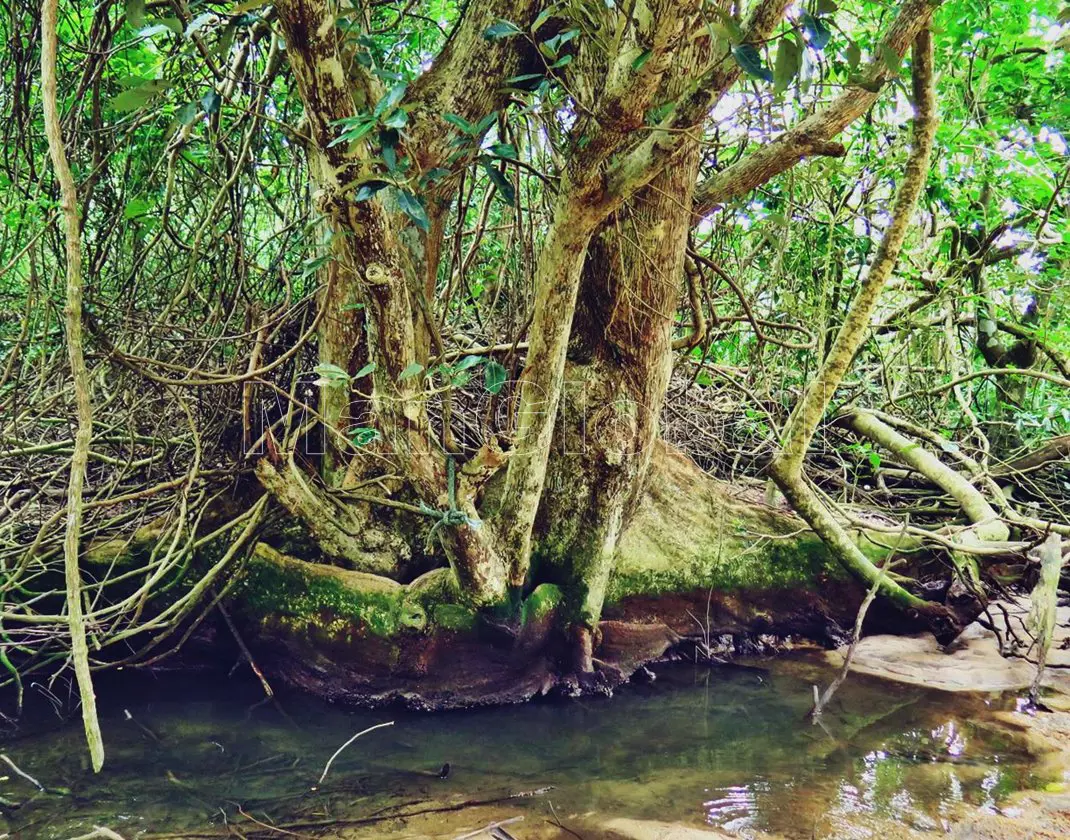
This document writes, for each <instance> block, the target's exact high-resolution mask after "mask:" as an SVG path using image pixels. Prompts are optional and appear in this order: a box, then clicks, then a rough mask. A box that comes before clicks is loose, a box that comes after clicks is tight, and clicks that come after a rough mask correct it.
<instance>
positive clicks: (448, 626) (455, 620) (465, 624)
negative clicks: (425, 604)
mask: <svg viewBox="0 0 1070 840" xmlns="http://www.w3.org/2000/svg"><path fill="white" fill-rule="evenodd" d="M431 620H432V621H433V622H434V623H435V626H436V627H441V628H442V629H443V630H458V631H467V630H474V629H475V626H476V614H475V611H474V610H470V609H468V607H463V606H461V605H460V604H435V606H433V607H432V608H431Z"/></svg>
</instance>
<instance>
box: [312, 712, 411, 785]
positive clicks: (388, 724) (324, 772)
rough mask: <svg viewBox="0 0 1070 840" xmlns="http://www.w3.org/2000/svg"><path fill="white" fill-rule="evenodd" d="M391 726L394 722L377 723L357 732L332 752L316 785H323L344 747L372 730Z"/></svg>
mask: <svg viewBox="0 0 1070 840" xmlns="http://www.w3.org/2000/svg"><path fill="white" fill-rule="evenodd" d="M393 725H394V721H392V720H391V721H387V722H386V723H377V724H375V726H369V727H368V728H367V729H362V730H361V731H360V732H358V733H357V734H356V735H354V736H353V737H352V738H350V739H349V740H348V741H346V742H345V743H344V744H342V746H340V747H339V748H338V749H336V750H335V751H334V755H332V756H331V757H330V758H329V759H327V765H326V766H325V767H324V768H323V773H322V774H321V775H320V778H319V781H318V782H316V784H317V785H322V784H323V780H324V779H326V778H327V773H328V771H329V770H330V769H331V765H332V764H333V763H334V760H335V759H336V758H338V755H339V753H341V752H342V750H344V749H345V748H346V747H348V746H349V745H350V744H352V743H353V742H354V741H356V740H357V738H359V737H360V736H361V735H367V734H368V733H369V732H372V731H373V730H376V729H382V728H383V727H384V726H393Z"/></svg>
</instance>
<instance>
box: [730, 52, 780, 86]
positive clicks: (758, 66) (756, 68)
mask: <svg viewBox="0 0 1070 840" xmlns="http://www.w3.org/2000/svg"><path fill="white" fill-rule="evenodd" d="M732 57H733V58H735V60H736V63H737V64H738V65H739V66H740V67H742V68H743V71H744V72H745V73H747V75H749V76H755V77H756V78H759V79H765V80H766V81H767V82H771V81H773V74H772V73H771V72H770V71H769V68H767V67H766V66H765V65H764V64H762V54H761V53H760V52H758V48H757V47H756V46H754V44H740V45H738V46H735V47H732Z"/></svg>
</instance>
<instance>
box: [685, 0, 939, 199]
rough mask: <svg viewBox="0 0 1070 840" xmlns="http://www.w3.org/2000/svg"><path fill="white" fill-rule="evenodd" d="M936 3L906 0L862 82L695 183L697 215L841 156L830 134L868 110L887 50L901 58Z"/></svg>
mask: <svg viewBox="0 0 1070 840" xmlns="http://www.w3.org/2000/svg"><path fill="white" fill-rule="evenodd" d="M940 2H942V0H906V2H905V3H904V4H903V6H902V8H900V10H899V14H898V15H897V16H896V18H895V20H894V21H893V23H892V25H891V27H889V29H888V32H887V34H886V35H885V36H884V38H883V39H882V41H881V47H880V48H879V49H877V50H876V51H875V52H874V57H873V58H872V59H871V60H870V63H869V67H868V70H867V72H866V75H865V80H864V81H863V83H862V84H860V85H858V86H856V87H851V88H848V89H847V90H846V91H844V92H843V93H841V94H840V95H839V96H838V97H837V98H836V99H834V100H833V101H832V103H831V104H829V105H828V106H827V107H826V108H823V109H822V110H820V111H818V112H817V113H815V114H812V115H811V116H809V117H807V118H806V119H804V120H803V121H802V122H801V123H799V124H798V125H796V126H795V127H793V128H791V129H789V130H788V131H786V132H784V133H783V134H781V135H780V136H779V137H777V138H776V139H775V140H773V141H772V142H770V143H767V144H765V145H764V146H761V147H760V148H759V149H757V150H756V151H754V152H752V153H751V154H749V155H747V156H746V157H745V158H743V159H742V160H740V161H738V162H737V163H734V164H732V165H731V166H729V167H728V168H727V169H724V170H722V171H721V172H718V173H717V174H716V175H713V176H711V177H710V178H708V179H707V180H706V181H705V182H703V183H702V184H701V185H699V188H698V190H697V191H696V195H695V218H696V219H699V218H702V217H703V216H705V215H707V214H708V213H709V212H710V211H711V210H712V209H713V208H714V207H715V206H716V205H718V204H723V203H725V202H726V201H730V200H732V199H733V198H738V197H739V196H741V195H746V194H747V193H749V192H750V191H751V190H753V189H755V188H757V187H760V186H761V185H762V184H764V183H766V182H768V181H770V180H771V179H773V178H774V177H776V176H777V175H779V174H780V173H781V172H784V171H786V170H788V169H790V168H791V167H793V166H795V164H797V163H798V162H799V161H801V160H803V159H805V158H807V157H812V156H814V155H832V156H836V157H838V156H841V155H842V154H843V153H844V152H843V147H842V146H841V145H839V144H838V143H832V142H831V140H832V138H834V137H835V136H836V135H837V134H839V133H840V132H841V131H843V130H844V129H845V128H846V127H847V126H848V125H850V124H851V123H852V122H854V121H855V120H856V119H858V118H859V117H861V116H862V115H863V114H864V113H865V112H866V111H868V110H869V109H870V108H871V107H872V106H873V103H874V102H876V101H877V97H878V96H879V95H880V91H881V90H882V89H883V87H884V85H885V84H886V83H887V82H888V81H889V80H890V79H892V78H893V77H894V75H895V74H894V72H893V71H892V70H890V69H888V66H887V64H886V63H885V60H884V55H885V54H886V53H887V52H888V51H891V52H893V53H895V55H897V56H899V57H902V56H903V55H904V54H905V53H906V51H907V49H908V48H909V47H910V44H911V42H912V41H913V40H914V37H915V36H916V35H917V34H918V32H920V31H921V30H922V28H923V27H924V26H926V24H928V22H929V20H930V19H931V18H932V14H933V10H934V9H935V7H936V6H937V5H939V3H940Z"/></svg>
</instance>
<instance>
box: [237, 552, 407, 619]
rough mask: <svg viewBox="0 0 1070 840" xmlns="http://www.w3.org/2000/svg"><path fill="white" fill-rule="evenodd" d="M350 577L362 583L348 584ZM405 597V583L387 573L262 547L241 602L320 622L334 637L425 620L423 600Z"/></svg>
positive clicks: (252, 609)
mask: <svg viewBox="0 0 1070 840" xmlns="http://www.w3.org/2000/svg"><path fill="white" fill-rule="evenodd" d="M349 578H352V584H359V585H347V583H349V580H348V579H349ZM404 596H405V589H404V587H402V586H401V585H400V584H397V583H393V582H392V581H389V580H387V579H386V578H376V577H374V576H372V575H361V574H360V573H358V572H346V571H345V570H342V569H337V568H335V567H332V566H316V565H314V564H311V563H303V562H302V561H300V560H294V559H293V558H289V557H286V556H285V555H282V554H279V553H278V552H275V551H273V550H271V549H268V548H266V547H264V546H258V548H257V553H256V554H255V555H254V556H253V558H252V559H251V560H250V562H249V564H248V566H247V567H246V572H245V577H244V579H243V581H242V584H241V588H240V590H239V592H238V601H239V603H240V605H241V608H242V609H244V610H245V611H246V612H248V613H251V614H253V615H254V616H256V617H267V616H271V617H273V618H279V619H287V622H286V623H288V624H290V625H291V626H293V627H294V628H295V629H296V627H297V626H299V625H315V626H316V627H318V628H319V629H320V630H323V631H326V632H327V633H328V635H330V636H332V637H335V636H345V635H346V634H347V633H350V632H352V631H353V630H354V629H356V630H358V631H360V632H367V633H370V634H373V635H377V636H391V635H393V634H395V633H397V632H398V631H399V629H401V628H403V627H422V626H423V624H425V623H426V614H424V611H423V609H422V608H421V607H420V605H419V604H415V605H413V604H412V603H408V602H406V599H405V597H404Z"/></svg>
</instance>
